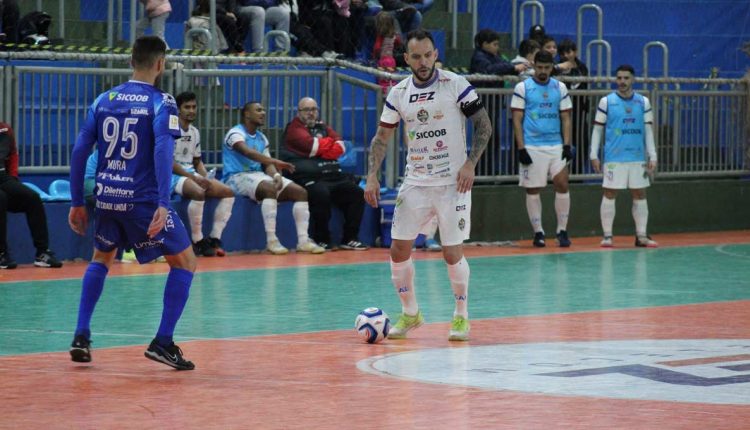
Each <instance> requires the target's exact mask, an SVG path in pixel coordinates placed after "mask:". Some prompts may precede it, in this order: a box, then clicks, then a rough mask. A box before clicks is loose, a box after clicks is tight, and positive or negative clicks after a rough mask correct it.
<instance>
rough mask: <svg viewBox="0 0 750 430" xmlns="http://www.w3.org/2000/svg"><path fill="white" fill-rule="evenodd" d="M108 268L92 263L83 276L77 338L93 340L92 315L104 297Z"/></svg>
mask: <svg viewBox="0 0 750 430" xmlns="http://www.w3.org/2000/svg"><path fill="white" fill-rule="evenodd" d="M107 272H109V270H108V269H107V266H105V265H104V264H102V263H98V262H95V261H92V262H91V263H89V267H88V268H87V269H86V274H84V275H83V288H82V289H81V303H80V304H79V305H78V325H77V326H76V336H78V335H83V336H85V337H86V339H90V338H91V328H90V326H91V315H93V314H94V308H95V307H96V302H98V301H99V297H100V296H101V295H102V290H103V289H104V279H106V277H107Z"/></svg>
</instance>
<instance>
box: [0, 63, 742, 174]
mask: <svg viewBox="0 0 750 430" xmlns="http://www.w3.org/2000/svg"><path fill="white" fill-rule="evenodd" d="M4 55H8V56H11V55H12V56H29V57H30V56H34V55H42V53H32V52H29V53H13V54H4ZM46 55H56V56H58V57H60V59H62V58H66V57H65V55H68V56H73V57H75V56H78V57H81V58H83V57H86V59H89V60H90V59H91V58H95V59H98V61H99V62H100V64H103V63H105V62H107V61H113V62H119V63H118V64H121V66H120V67H122V68H114V69H109V68H99V67H86V66H83V65H82V67H36V66H34V67H32V66H12V64H13V63H12V62H10V63H7V64H11V65H10V66H5V67H1V68H0V91H1V92H2V94H3V100H2V103H0V114H2V119H4V120H5V121H8V122H10V123H11V124H12V125H13V126H14V128H15V130H16V135H17V141H18V145H19V153H20V166H21V169H22V171H27V172H29V171H36V172H66V171H67V169H68V165H69V161H70V160H69V156H70V152H71V149H72V146H73V144H74V142H75V138H76V135H77V133H78V129H79V127H80V125H81V123H82V121H83V119H84V117H85V114H86V110H87V108H88V106H89V105H90V104H91V103H92V102H93V100H94V98H95V97H96V96H97V95H98V94H99V93H101V92H103V91H106V90H107V89H109V88H111V87H113V86H115V85H117V84H119V83H121V82H124V81H125V80H126V79H128V77H129V75H130V73H131V72H130V70H128V69H126V68H124V63H123V60H125V59H126V58H127V56H125V55H115V54H99V55H97V54H62V53H59V54H51V53H46ZM169 60H170V61H171V62H203V63H205V64H207V63H211V62H214V63H229V62H232V61H235V62H236V61H238V60H239V59H237V58H232V57H222V56H215V57H214V56H208V57H185V56H170V57H169ZM242 60H243V61H251V62H253V65H252V66H249V67H248V66H242V68H231V66H230V65H229V64H224V66H223V68H222V69H220V70H216V69H191V68H189V67H185V68H178V69H173V70H170V71H169V73H167V74H165V76H164V78H163V80H162V85H161V87H162V88H164V89H165V90H166V91H169V92H171V93H173V94H177V93H179V92H181V91H185V90H191V91H193V92H195V93H196V94H198V97H199V110H200V112H199V117H198V120H197V121H196V126H197V127H198V128H199V129H200V131H201V134H202V142H203V152H204V157H205V162H206V163H207V164H209V165H218V164H220V163H221V142H222V141H223V138H224V134H225V133H226V131H227V130H228V129H229V128H230V127H232V126H233V125H235V124H236V123H237V122H238V121H239V111H240V109H241V107H242V106H243V105H244V104H245V103H246V102H249V101H260V102H261V103H263V104H264V105H265V106H266V109H267V111H268V113H267V119H266V126H265V128H264V132H265V133H266V135H267V136H268V137H269V140H270V141H271V143H272V152H274V153H277V152H276V151H277V150H278V145H279V144H280V142H281V139H282V135H283V130H284V127H285V126H286V124H287V123H288V122H289V121H290V120H291V119H292V118H293V117H294V115H296V106H297V102H298V101H299V99H300V98H302V97H305V96H310V97H314V98H315V99H316V100H318V103H319V104H320V107H321V118H322V119H323V120H324V121H326V122H328V123H329V124H331V125H332V126H333V127H334V129H336V130H338V131H339V132H340V133H341V134H342V135H343V137H344V138H345V139H347V140H350V141H352V143H353V144H354V147H355V150H356V151H358V152H359V153H361V155H358V160H359V164H358V166H357V168H356V171H355V173H357V174H360V175H362V174H365V173H366V162H365V160H366V155H367V151H368V148H369V142H370V139H371V138H372V136H373V135H374V134H375V130H376V129H377V126H378V119H379V115H380V112H381V111H382V107H383V97H382V89H381V87H380V86H379V85H378V84H377V83H376V78H377V77H380V78H387V79H398V78H399V77H400V76H399V75H393V74H386V73H383V72H380V71H377V70H375V69H370V68H367V67H364V66H361V65H358V64H355V63H349V62H346V61H339V60H322V59H295V58H288V57H278V58H276V57H257V58H252V59H250V58H244V59H242ZM254 66H262V67H254ZM333 66H335V67H333ZM350 69H356V70H357V71H358V72H365V74H364V75H363V74H362V73H357V74H352V73H351V72H350V71H349V70H350ZM468 78H469V79H470V80H471V81H472V82H474V83H480V82H487V81H498V80H500V79H504V80H505V81H506V82H510V83H513V82H517V80H518V78H516V77H502V78H499V77H496V76H488V75H471V76H468ZM561 79H562V80H564V81H584V82H587V83H589V84H590V86H592V87H593V86H594V84H597V83H599V84H604V85H605V88H596V89H587V90H572V91H570V95H571V98H572V100H573V103H574V106H576V107H575V109H574V115H573V116H574V142H573V143H574V145H575V146H576V148H577V154H576V158H575V160H574V162H573V163H572V164H571V179H572V180H587V179H596V178H598V175H596V174H594V173H593V172H592V171H591V169H590V165H589V162H588V153H587V152H588V141H589V139H590V133H591V124H592V123H593V119H594V115H595V112H596V106H597V104H598V101H599V99H600V98H601V97H603V96H604V95H606V94H608V93H609V92H611V91H612V90H611V89H609V88H611V84H612V83H613V82H614V80H613V79H612V78H605V77H599V78H596V77H592V78H561ZM637 82H638V83H639V84H640V83H648V84H649V86H648V89H647V90H643V91H642V93H643V94H644V95H646V96H648V97H649V99H650V101H651V105H652V107H653V109H654V118H655V124H654V129H655V132H656V143H657V150H658V154H659V170H658V172H657V177H660V178H673V177H707V176H727V177H732V176H734V177H736V176H739V175H746V174H748V173H750V172H749V171H748V167H749V166H748V164H747V162H746V161H745V153H746V152H747V150H748V148H747V146H748V145H749V142H750V138H749V134H748V124H749V121H748V117H749V116H750V113H749V112H748V106H749V105H750V97H749V96H748V86H747V81H745V80H732V79H677V78H639V79H637ZM678 85H679V87H678ZM680 88H682V89H680ZM477 92H478V93H479V94H480V96H481V97H482V98H483V99H484V101H485V106H486V107H487V110H488V111H489V112H490V114H491V119H492V121H493V125H494V127H495V128H494V130H495V136H493V140H492V142H491V143H490V145H489V147H488V149H487V152H486V153H485V155H484V156H483V157H482V159H481V160H480V162H479V165H478V167H477V181H478V182H483V183H504V182H515V181H516V180H517V165H518V160H517V155H516V151H515V150H514V148H515V145H514V142H513V130H512V122H511V114H510V109H509V106H510V99H511V97H512V92H513V89H512V87H508V88H497V87H489V88H483V87H481V86H480V85H478V88H477ZM468 128H469V133H471V130H470V127H468ZM468 142H471V138H470V137H469V139H468ZM404 143H405V140H404V136H403V133H402V132H399V133H397V137H396V139H395V142H394V145H393V146H391V150H390V151H389V154H391V155H390V156H389V157H388V158H387V160H386V163H385V165H384V167H383V171H384V174H385V179H384V183H385V184H388V185H389V186H393V185H395V184H396V183H397V182H398V180H399V178H400V177H401V175H402V174H403V170H404V162H405V159H406V157H405V151H404V147H405V146H404Z"/></svg>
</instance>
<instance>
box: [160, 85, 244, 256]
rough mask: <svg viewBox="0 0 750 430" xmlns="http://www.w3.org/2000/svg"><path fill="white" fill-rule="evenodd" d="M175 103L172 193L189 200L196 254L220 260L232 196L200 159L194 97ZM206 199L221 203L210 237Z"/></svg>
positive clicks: (186, 94)
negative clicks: (206, 229)
mask: <svg viewBox="0 0 750 430" xmlns="http://www.w3.org/2000/svg"><path fill="white" fill-rule="evenodd" d="M176 101H177V109H178V116H179V122H180V133H181V134H182V137H180V138H179V139H177V140H175V146H174V162H173V166H172V185H171V187H172V189H171V191H172V192H174V193H177V194H179V195H180V196H182V197H183V198H185V199H189V200H190V203H188V207H187V212H188V218H189V220H190V232H191V236H192V242H193V251H194V252H195V255H197V256H205V257H213V256H214V255H218V256H219V257H223V256H225V255H226V252H224V249H223V247H222V244H221V233H222V232H223V231H224V227H226V226H227V222H228V221H229V218H230V217H231V216H232V207H233V206H234V193H232V190H231V189H230V188H229V187H227V186H226V185H224V184H223V183H221V182H219V181H217V180H216V179H214V178H213V177H212V175H209V173H208V172H207V171H206V167H205V166H204V165H203V161H202V160H201V135H200V131H198V129H197V128H195V127H194V126H193V125H192V122H193V121H195V117H196V114H197V111H198V103H197V102H196V96H195V94H194V93H191V92H184V93H180V94H179V95H178V96H177V97H176ZM206 198H218V199H220V200H219V204H218V205H216V210H215V211H214V225H213V227H212V228H211V234H210V235H209V236H208V237H203V207H204V205H205V203H206Z"/></svg>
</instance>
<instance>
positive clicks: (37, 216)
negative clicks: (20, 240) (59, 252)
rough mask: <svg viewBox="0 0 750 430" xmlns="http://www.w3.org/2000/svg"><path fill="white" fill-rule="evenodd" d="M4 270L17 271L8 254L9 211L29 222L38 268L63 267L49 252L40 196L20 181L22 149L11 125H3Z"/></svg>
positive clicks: (0, 224) (0, 202) (0, 262)
mask: <svg viewBox="0 0 750 430" xmlns="http://www.w3.org/2000/svg"><path fill="white" fill-rule="evenodd" d="M0 166H2V167H0V269H15V268H16V266H17V265H16V262H15V261H13V259H12V258H11V256H10V253H9V252H8V241H7V234H8V232H7V223H8V212H23V213H25V214H26V221H27V222H28V223H29V228H30V230H31V237H32V239H33V241H34V247H35V248H36V258H35V259H34V265H35V266H39V267H62V263H61V262H60V261H59V260H58V259H57V258H56V257H55V254H54V253H53V252H52V251H50V250H49V233H48V231H47V214H46V213H45V211H44V204H42V199H41V198H40V197H39V194H37V193H36V192H34V190H32V189H31V188H29V187H27V186H25V185H24V184H22V183H21V182H20V181H19V180H18V149H17V146H16V138H15V135H14V134H13V129H12V128H11V126H10V125H8V124H6V123H4V122H0Z"/></svg>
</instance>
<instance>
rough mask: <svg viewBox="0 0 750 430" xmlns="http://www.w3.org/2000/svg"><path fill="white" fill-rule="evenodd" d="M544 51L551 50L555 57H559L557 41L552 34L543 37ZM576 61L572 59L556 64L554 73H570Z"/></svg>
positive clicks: (550, 52)
mask: <svg viewBox="0 0 750 430" xmlns="http://www.w3.org/2000/svg"><path fill="white" fill-rule="evenodd" d="M542 51H546V52H549V54H550V55H551V56H552V58H553V59H555V58H557V42H555V39H553V38H552V37H550V36H545V37H544V38H543V39H542ZM575 65H576V64H575V62H571V61H560V62H558V63H557V64H555V67H554V69H553V72H552V75H553V76H554V75H559V74H564V73H568V71H569V70H570V69H572V68H573V67H575Z"/></svg>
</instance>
